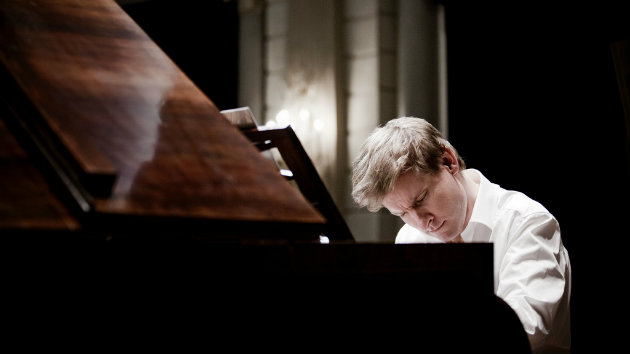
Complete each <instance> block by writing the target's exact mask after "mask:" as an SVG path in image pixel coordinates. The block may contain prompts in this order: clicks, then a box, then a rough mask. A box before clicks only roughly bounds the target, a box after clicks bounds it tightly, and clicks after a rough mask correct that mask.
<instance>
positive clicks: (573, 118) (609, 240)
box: [123, 0, 630, 353]
mask: <svg viewBox="0 0 630 354" xmlns="http://www.w3.org/2000/svg"><path fill="white" fill-rule="evenodd" d="M442 2H443V3H444V5H445V9H446V26H447V41H448V48H447V51H448V87H449V92H448V94H449V138H450V141H451V142H452V143H453V145H454V146H455V147H456V148H457V149H458V151H459V152H460V154H461V155H462V156H463V157H464V159H465V160H466V162H467V165H468V167H470V168H476V169H479V170H481V171H482V172H483V173H484V175H485V176H486V177H488V178H489V179H490V180H491V181H493V182H495V183H498V184H500V185H501V186H502V187H504V188H507V189H515V190H519V191H522V192H524V193H526V194H528V195H529V196H531V197H532V198H534V199H536V200H538V201H540V202H541V203H542V204H543V205H545V206H546V207H547V208H548V209H549V210H550V211H551V212H552V213H553V214H554V215H555V216H556V217H557V218H558V220H559V222H560V226H561V229H562V237H563V241H564V243H565V246H566V247H567V249H568V251H569V254H570V257H571V262H572V268H573V292H572V321H573V325H572V330H573V352H574V353H590V352H606V350H613V349H616V348H619V347H620V346H622V345H623V344H624V342H625V337H624V336H625V335H626V333H625V329H626V328H627V327H628V325H627V324H626V323H627V320H628V311H627V301H626V298H627V295H626V293H625V290H624V287H625V282H626V279H627V278H628V276H627V275H626V271H627V270H628V266H627V265H626V262H625V256H626V250H627V249H628V244H629V242H628V235H629V234H630V232H628V230H627V226H626V224H627V222H626V220H628V218H629V217H630V213H628V212H629V211H630V208H629V206H628V204H629V203H628V197H629V193H628V181H629V180H630V178H629V170H630V167H629V163H628V161H630V158H629V156H628V150H627V147H628V145H627V142H628V137H627V136H626V121H625V119H624V115H623V111H622V106H621V98H620V95H619V88H618V86H617V78H616V76H615V75H616V74H615V70H614V67H613V62H612V57H611V54H610V44H611V43H612V42H615V41H618V40H622V39H630V31H629V29H630V25H629V22H630V20H629V19H630V11H628V6H627V5H625V4H624V3H628V2H627V1H607V0H601V1H588V2H559V1H546V2H536V1H520V0H516V1H468V0H463V1H457V0H443V1H442ZM174 5H176V6H174ZM123 8H124V9H125V10H126V11H127V12H128V13H129V14H130V15H131V16H132V17H133V18H134V19H135V20H136V21H137V22H138V23H139V24H140V25H141V26H142V27H143V28H144V29H145V31H146V32H147V33H148V34H149V36H151V37H152V38H153V40H154V41H155V42H156V43H157V44H158V45H159V46H160V47H162V48H163V49H164V51H165V52H166V53H167V54H168V55H169V56H171V58H172V59H173V60H174V61H175V62H176V63H177V65H178V66H179V67H180V68H181V69H182V70H183V71H184V72H185V73H186V74H188V76H189V77H191V79H192V80H193V81H194V82H195V83H196V84H197V85H198V86H199V87H200V88H201V89H202V91H204V92H205V93H206V94H207V95H208V96H209V97H210V98H211V99H212V101H213V102H215V104H216V105H217V106H218V107H219V109H228V108H234V107H237V92H238V91H237V90H238V87H237V82H238V13H237V8H236V1H227V2H226V1H220V0H216V1H175V2H173V1H160V0H153V1H150V2H145V3H138V4H130V5H126V6H123Z"/></svg>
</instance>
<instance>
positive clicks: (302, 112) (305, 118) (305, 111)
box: [298, 108, 311, 123]
mask: <svg viewBox="0 0 630 354" xmlns="http://www.w3.org/2000/svg"><path fill="white" fill-rule="evenodd" d="M298 115H299V117H300V120H301V121H302V122H303V123H307V122H308V120H309V119H310V118H311V112H309V111H308V109H305V108H302V109H300V113H299V114H298Z"/></svg>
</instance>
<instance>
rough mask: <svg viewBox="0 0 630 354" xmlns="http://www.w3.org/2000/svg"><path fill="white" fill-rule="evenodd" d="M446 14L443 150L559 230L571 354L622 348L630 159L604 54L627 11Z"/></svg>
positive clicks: (521, 7)
mask: <svg viewBox="0 0 630 354" xmlns="http://www.w3.org/2000/svg"><path fill="white" fill-rule="evenodd" d="M444 3H445V5H446V22H447V37H448V58H449V59H448V70H449V72H448V76H449V83H448V85H449V119H450V121H449V135H450V140H451V142H452V143H453V145H454V146H455V147H456V148H457V149H458V151H459V152H460V153H461V154H462V155H463V157H464V159H465V160H466V162H467V165H468V167H471V168H477V169H479V170H481V171H482V172H483V173H484V174H485V175H486V177H488V178H489V179H490V180H491V181H493V182H495V183H498V184H500V185H501V186H503V187H505V188H507V189H515V190H520V191H522V192H524V193H526V194H528V195H529V196H530V197H532V198H534V199H536V200H538V201H540V202H541V203H542V204H543V205H545V206H546V207H547V208H548V209H549V210H550V211H551V212H552V213H553V214H554V215H555V216H556V217H557V218H558V220H559V222H560V226H561V229H562V236H563V241H564V243H565V245H566V247H567V249H568V251H569V254H570V257H571V262H572V268H573V293H572V308H573V310H572V311H573V312H572V321H573V327H572V330H573V352H574V353H588V352H601V351H605V349H615V348H617V347H619V346H620V345H621V344H622V342H623V341H622V338H623V334H624V333H623V332H622V331H621V329H617V328H615V327H617V326H616V325H614V324H613V323H614V322H613V321H615V322H616V320H615V319H619V320H621V321H623V320H624V318H625V317H626V316H627V315H628V312H627V305H625V303H626V301H625V299H624V296H623V295H622V294H623V291H622V290H621V286H622V284H623V282H624V281H623V279H625V278H626V275H625V274H626V270H627V268H628V266H627V264H625V262H623V261H622V260H623V259H624V256H625V249H627V247H628V244H629V242H628V238H627V234H628V231H627V226H626V225H627V223H626V219H627V215H628V214H629V211H630V208H629V207H628V196H629V193H628V190H629V188H628V181H630V178H629V177H630V176H629V173H628V170H629V166H628V161H630V159H629V156H628V152H627V151H628V150H627V148H628V145H627V144H628V139H629V137H628V136H627V135H626V134H627V133H626V124H627V121H626V118H625V117H624V114H623V109H622V103H621V98H620V91H619V87H618V83H617V76H616V72H615V68H614V65H613V60H612V56H611V47H610V46H611V44H612V43H614V42H616V41H619V40H624V39H629V38H630V27H629V26H628V21H627V14H628V13H630V12H629V11H628V4H627V2H620V1H615V2H612V1H598V2H582V3H576V2H562V4H558V3H557V2H553V3H550V2H545V3H531V2H526V1H510V2H504V1H485V2H468V1H448V0H447V1H444Z"/></svg>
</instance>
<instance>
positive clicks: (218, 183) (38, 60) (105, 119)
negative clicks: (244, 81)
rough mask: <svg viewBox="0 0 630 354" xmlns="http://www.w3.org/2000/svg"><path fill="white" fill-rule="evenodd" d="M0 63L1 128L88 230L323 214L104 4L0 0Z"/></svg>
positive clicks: (301, 223) (259, 227)
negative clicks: (5, 122) (17, 140)
mask: <svg viewBox="0 0 630 354" xmlns="http://www.w3.org/2000/svg"><path fill="white" fill-rule="evenodd" d="M0 63H1V64H2V66H3V67H4V70H5V71H6V73H4V75H5V76H4V77H8V78H10V79H11V80H13V81H12V82H10V83H9V82H6V81H11V80H3V84H4V86H3V97H4V101H5V104H7V105H8V106H9V111H10V112H11V113H12V114H10V116H11V117H10V119H12V120H14V121H15V122H14V123H11V125H12V126H15V127H18V130H20V129H21V130H20V131H21V133H20V134H19V135H22V136H36V138H35V140H36V141H35V143H34V145H37V146H39V147H40V148H41V147H42V146H43V149H44V150H47V151H48V152H49V153H50V154H51V155H53V158H54V160H55V161H56V162H55V163H54V165H55V166H56V167H55V166H53V168H52V170H54V171H57V174H61V175H64V176H62V178H61V179H62V180H66V182H67V180H70V181H71V182H72V183H71V184H72V186H71V187H68V188H69V189H73V188H74V189H75V190H74V191H70V192H67V194H70V195H72V196H73V197H74V198H75V199H76V198H78V199H81V200H80V201H78V202H77V204H78V205H79V207H78V208H77V209H80V210H81V211H82V213H83V214H85V215H88V216H89V218H88V219H89V221H90V222H91V223H93V224H95V225H97V227H98V228H103V227H105V228H106V227H108V225H111V224H112V221H113V220H118V219H124V220H129V216H137V217H138V218H139V219H140V220H142V218H146V219H147V220H151V221H147V222H146V226H151V225H153V224H154V223H153V221H152V220H160V221H163V220H168V219H177V220H180V219H191V220H195V224H194V225H193V226H194V227H200V228H202V229H205V230H207V232H209V233H212V232H213V231H215V232H219V231H220V232H223V231H225V232H229V230H230V229H232V228H242V229H243V230H242V231H243V232H245V231H248V230H250V231H251V230H256V231H258V232H267V233H270V234H271V233H273V232H274V230H276V228H277V224H282V223H288V224H290V225H291V224H293V225H295V226H296V227H297V228H298V229H299V228H302V229H304V230H311V229H313V226H317V225H319V224H321V223H323V222H324V221H325V219H324V218H323V217H322V216H321V215H320V214H319V213H318V212H317V211H316V210H315V209H314V208H312V207H311V206H310V205H309V204H308V202H307V201H306V200H305V199H304V198H303V197H302V196H301V195H300V194H299V193H298V192H297V191H295V190H294V189H293V188H292V187H291V186H290V184H289V183H287V182H286V181H284V180H283V179H282V178H281V176H280V175H279V173H278V171H277V170H276V169H275V167H274V166H273V164H271V163H270V162H269V161H267V160H266V159H264V158H263V157H261V156H260V154H259V152H258V151H257V150H256V149H255V148H254V147H253V146H252V144H251V143H250V142H249V141H248V139H247V138H245V137H244V136H243V135H242V134H241V133H240V132H239V131H238V129H237V128H235V127H233V126H232V125H231V124H230V123H229V122H228V121H227V120H226V119H225V117H223V116H222V115H221V113H220V112H219V111H218V109H217V108H216V106H215V105H214V104H213V103H212V101H211V100H210V99H209V98H208V97H206V96H205V95H204V94H203V93H202V92H201V91H200V90H199V89H198V88H197V87H196V86H195V84H194V83H193V82H192V81H191V80H190V79H189V78H188V77H186V75H185V74H184V73H183V72H182V71H181V70H179V68H178V67H177V66H176V65H175V64H174V63H173V62H172V61H171V60H170V59H169V58H168V57H167V56H166V55H165V53H164V52H163V51H162V50H161V49H160V48H159V47H158V46H157V45H156V44H155V43H154V42H152V41H151V39H150V38H149V37H148V36H147V35H146V34H145V33H144V32H143V31H142V29H141V28H140V27H139V26H137V25H136V24H135V22H133V20H131V18H130V17H129V16H127V14H126V13H125V12H124V11H123V10H122V9H121V8H120V7H119V6H118V5H117V4H116V3H115V2H114V1H106V0H94V1H82V0H61V1H59V0H57V1H50V0H37V1H28V2H25V1H10V0H9V1H3V2H2V6H1V7H0ZM12 85H13V86H12ZM2 178H3V179H5V181H6V180H7V178H8V177H6V176H4V177H2ZM5 183H6V182H5ZM66 184H68V183H66ZM77 196H78V197H77ZM119 216H120V217H121V218H119ZM2 218H4V219H5V222H6V220H7V218H8V217H6V216H4V215H2ZM206 222H208V223H206ZM213 226H215V227H218V228H219V229H221V230H217V229H216V228H215V230H213V231H211V230H210V229H211V228H212V227H213ZM183 229H185V227H183Z"/></svg>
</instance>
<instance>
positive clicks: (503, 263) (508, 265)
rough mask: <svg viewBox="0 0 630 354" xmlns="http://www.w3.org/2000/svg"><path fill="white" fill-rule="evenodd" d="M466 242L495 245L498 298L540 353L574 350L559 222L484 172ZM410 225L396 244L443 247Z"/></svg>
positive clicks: (566, 261)
mask: <svg viewBox="0 0 630 354" xmlns="http://www.w3.org/2000/svg"><path fill="white" fill-rule="evenodd" d="M469 171H474V172H476V173H478V174H479V177H480V184H479V192H478V194H477V199H476V201H475V205H474V207H473V211H472V215H471V217H470V221H469V222H468V225H467V226H466V228H465V229H464V231H463V232H462V238H463V240H464V242H492V243H493V244H494V245H493V247H494V292H495V294H496V295H497V296H499V297H500V298H502V299H503V300H505V302H507V303H508V304H509V305H510V306H511V307H512V308H513V309H514V311H515V312H516V314H517V315H518V317H519V318H520V320H521V322H522V323H523V327H524V328H525V331H526V332H527V335H528V337H529V341H530V344H531V346H532V351H533V352H534V353H544V352H552V351H553V352H557V351H561V352H562V351H566V352H568V349H569V347H570V342H571V331H570V311H569V299H570V296H571V264H570V261H569V255H568V253H567V250H566V249H565V248H564V246H563V244H562V239H561V238H560V227H559V225H558V222H557V221H556V219H555V218H554V217H553V215H551V213H549V212H548V211H547V210H546V209H545V208H544V207H543V206H542V205H541V204H540V203H538V202H536V201H534V200H532V199H530V198H529V197H527V196H526V195H525V194H523V193H520V192H515V191H509V190H505V189H503V188H501V187H500V186H499V185H497V184H494V183H491V182H490V181H488V179H487V178H486V177H484V176H483V175H482V174H481V172H479V171H477V170H471V169H469ZM441 242H442V241H441V240H439V239H437V238H435V237H432V236H429V235H427V234H425V233H423V232H421V231H419V230H417V229H415V228H413V227H411V226H409V225H406V224H405V225H404V226H403V227H402V228H401V229H400V231H399V232H398V236H397V237H396V243H441Z"/></svg>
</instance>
